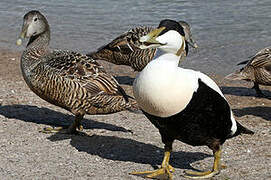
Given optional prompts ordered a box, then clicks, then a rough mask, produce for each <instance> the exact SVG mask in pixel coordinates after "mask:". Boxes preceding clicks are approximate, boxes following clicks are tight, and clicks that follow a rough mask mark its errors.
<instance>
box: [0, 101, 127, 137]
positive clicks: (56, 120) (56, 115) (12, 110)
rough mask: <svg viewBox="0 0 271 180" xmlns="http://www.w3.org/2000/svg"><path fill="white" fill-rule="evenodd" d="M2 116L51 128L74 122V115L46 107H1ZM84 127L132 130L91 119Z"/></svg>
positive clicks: (85, 121) (66, 125) (122, 130)
mask: <svg viewBox="0 0 271 180" xmlns="http://www.w3.org/2000/svg"><path fill="white" fill-rule="evenodd" d="M0 114H1V115H3V116H5V117H7V118H14V119H19V120H21V121H25V122H33V123H37V124H45V125H50V126H63V127H68V126H69V125H70V124H71V123H72V122H73V121H74V116H73V115H69V114H64V113H61V112H57V111H54V110H51V109H48V108H44V107H41V108H40V107H37V106H30V105H21V104H16V105H6V106H0ZM82 125H83V127H84V129H106V130H109V131H121V132H130V130H127V129H125V128H123V127H119V126H115V125H113V124H107V123H103V122H98V121H94V120H91V119H83V121H82Z"/></svg>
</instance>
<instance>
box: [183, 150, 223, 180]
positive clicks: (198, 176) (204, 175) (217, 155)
mask: <svg viewBox="0 0 271 180" xmlns="http://www.w3.org/2000/svg"><path fill="white" fill-rule="evenodd" d="M220 159H221V146H219V149H218V150H216V151H214V164H213V169H212V170H211V171H206V172H196V171H185V175H184V177H186V178H191V179H203V178H210V177H213V176H215V175H217V174H219V172H220V170H219V169H220Z"/></svg>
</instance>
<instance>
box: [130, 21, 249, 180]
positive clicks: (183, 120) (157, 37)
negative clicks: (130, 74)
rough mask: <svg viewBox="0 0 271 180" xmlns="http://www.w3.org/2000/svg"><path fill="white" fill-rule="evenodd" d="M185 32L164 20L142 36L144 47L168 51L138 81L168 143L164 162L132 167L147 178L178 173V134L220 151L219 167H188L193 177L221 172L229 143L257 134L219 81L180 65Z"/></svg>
mask: <svg viewBox="0 0 271 180" xmlns="http://www.w3.org/2000/svg"><path fill="white" fill-rule="evenodd" d="M184 36H185V33H184V29H183V27H182V26H180V25H179V23H178V22H176V21H173V20H168V19H166V20H163V21H161V22H160V24H159V26H158V28H157V29H155V30H153V31H152V32H150V33H149V34H147V35H145V36H143V37H141V38H140V41H141V42H142V45H141V48H144V49H145V48H159V49H160V50H162V51H163V52H164V53H163V54H162V55H161V56H159V57H158V58H156V59H154V60H153V61H151V62H150V63H148V64H147V65H146V67H145V68H144V69H143V70H142V71H141V72H140V73H139V74H138V76H137V77H136V79H135V81H134V84H133V92H134V96H135V99H136V101H137V103H138V105H139V107H140V108H141V109H142V111H143V113H144V114H145V115H146V117H147V118H148V119H149V120H150V121H151V123H152V124H154V126H155V127H156V128H158V129H159V132H160V135H161V137H162V142H163V143H164V144H165V153H164V159H163V162H162V165H161V168H160V169H158V170H154V171H145V172H132V173H131V174H135V175H136V174H144V175H147V176H146V177H147V178H157V177H158V176H161V175H166V176H167V177H168V178H169V179H172V177H173V175H172V172H173V171H174V169H173V167H172V166H171V165H170V164H169V159H170V153H171V151H172V144H173V141H174V140H179V141H182V142H184V143H187V144H189V145H192V146H202V145H206V146H208V147H209V148H210V149H211V150H212V151H213V154H214V163H213V169H212V170H211V171H207V172H193V171H185V177H188V178H209V177H212V176H214V175H216V174H218V173H219V172H220V157H221V152H222V145H223V143H224V142H225V141H226V140H227V139H229V138H231V137H234V136H237V135H239V134H241V133H245V134H253V132H252V131H250V130H248V129H247V128H245V127H243V126H242V125H241V124H239V123H238V122H237V121H236V120H235V119H234V116H233V113H232V111H231V108H230V106H229V104H228V102H227V100H226V98H225V97H224V95H223V94H222V92H221V90H220V89H219V87H218V86H217V85H216V83H215V82H214V81H213V80H212V79H211V78H209V77H208V76H207V75H205V74H203V73H201V72H199V71H194V70H191V69H184V68H181V67H178V63H179V59H180V55H181V54H182V53H183V51H186V42H185V37H184Z"/></svg>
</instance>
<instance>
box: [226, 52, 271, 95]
mask: <svg viewBox="0 0 271 180" xmlns="http://www.w3.org/2000/svg"><path fill="white" fill-rule="evenodd" d="M243 64H245V66H244V67H242V68H241V69H239V70H237V71H235V72H234V73H231V74H229V75H228V76H226V79H230V80H246V81H252V82H253V83H254V86H253V89H255V91H256V93H257V95H258V96H260V97H265V95H264V94H263V93H262V91H261V90H260V88H259V85H265V86H271V47H267V48H264V49H262V50H260V51H259V52H257V53H256V54H255V55H254V56H253V57H252V58H251V59H250V60H248V61H243V62H240V63H239V64H238V65H243Z"/></svg>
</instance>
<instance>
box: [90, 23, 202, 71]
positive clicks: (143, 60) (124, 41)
mask: <svg viewBox="0 0 271 180" xmlns="http://www.w3.org/2000/svg"><path fill="white" fill-rule="evenodd" d="M178 23H179V24H180V25H181V26H182V27H183V29H184V33H185V40H186V42H187V43H188V44H189V45H190V46H191V47H194V48H197V47H198V46H197V44H196V43H195V42H194V40H193V39H192V34H191V30H190V25H189V24H188V23H187V22H185V21H179V22H178ZM153 29H154V28H153V27H149V26H141V27H135V28H133V29H131V30H129V31H128V32H126V33H124V34H122V35H120V36H118V37H117V38H115V39H114V40H113V41H111V42H110V43H109V44H107V45H105V46H102V47H100V48H99V49H98V50H97V51H96V52H92V53H90V54H88V56H90V57H91V58H93V59H96V60H104V61H108V62H111V63H113V64H118V65H127V66H131V67H132V68H133V69H134V70H135V71H141V70H142V69H143V68H144V67H145V66H146V65H147V64H148V63H149V62H150V61H151V60H152V59H153V58H154V57H155V56H156V53H157V49H156V48H152V49H140V48H139V46H140V45H141V42H140V41H139V38H140V37H141V36H144V35H146V34H148V33H149V32H151V31H152V30H153ZM186 48H187V51H186V52H188V46H186ZM186 55H187V54H186Z"/></svg>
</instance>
